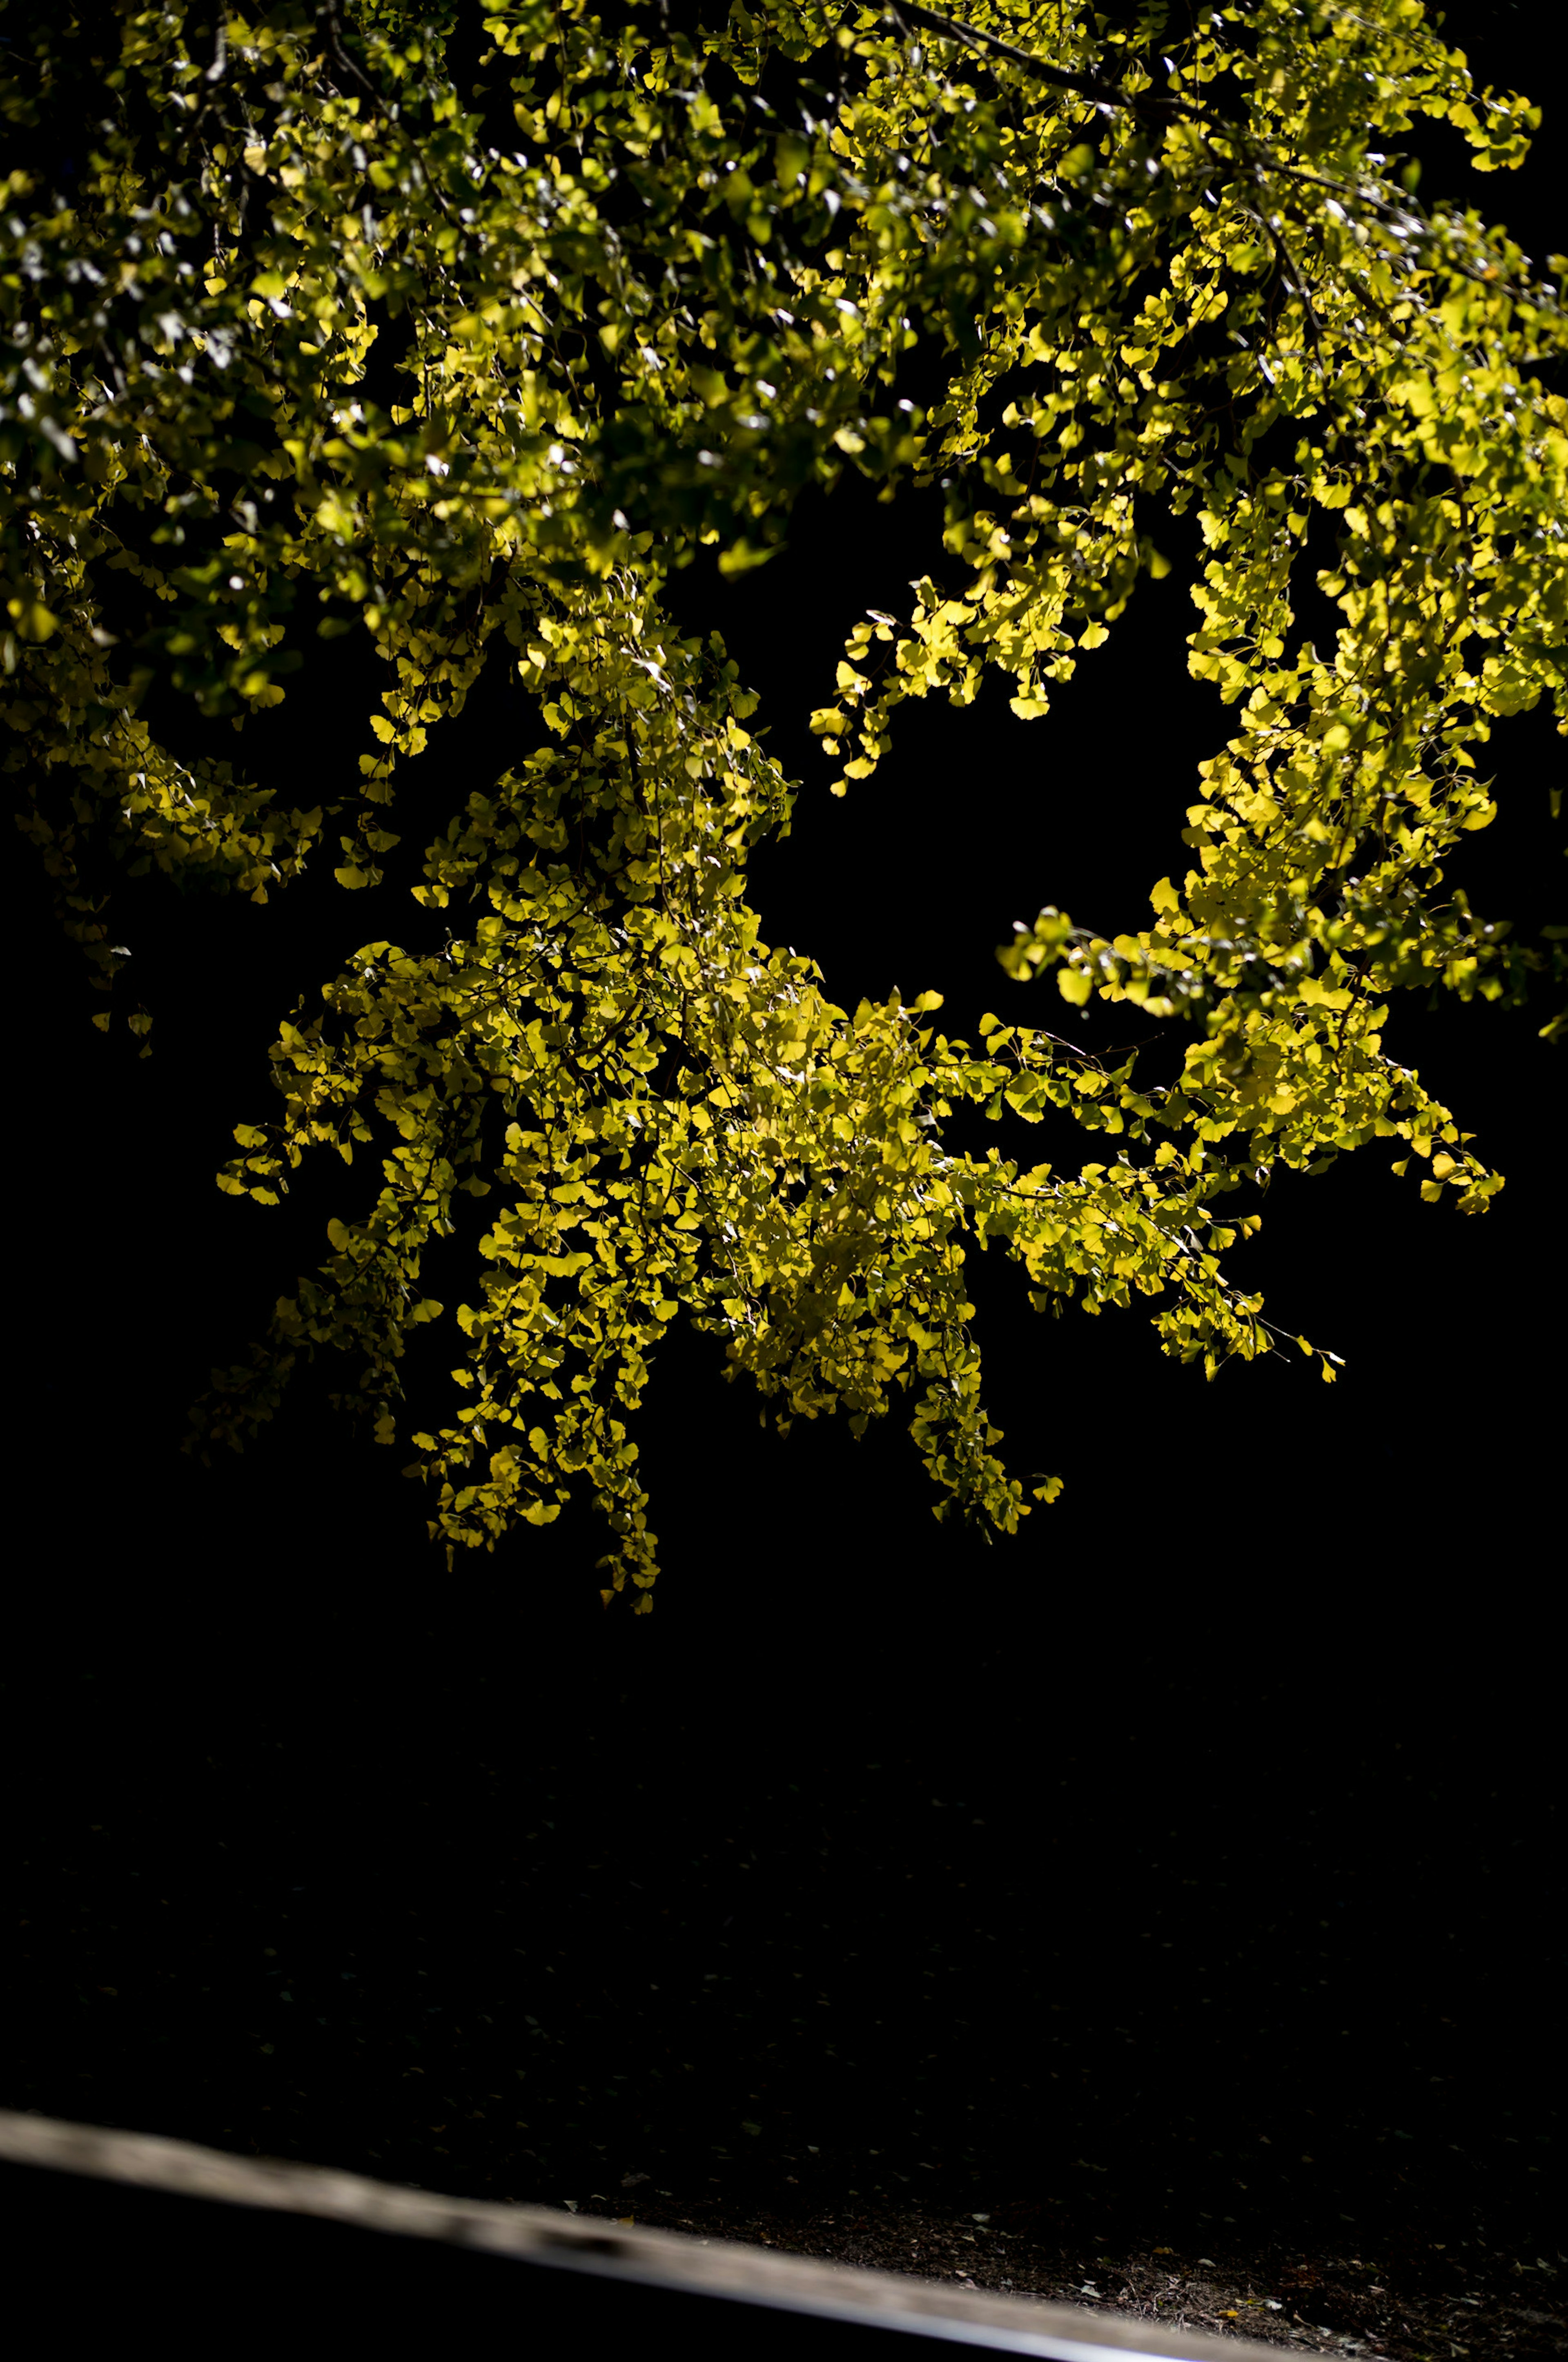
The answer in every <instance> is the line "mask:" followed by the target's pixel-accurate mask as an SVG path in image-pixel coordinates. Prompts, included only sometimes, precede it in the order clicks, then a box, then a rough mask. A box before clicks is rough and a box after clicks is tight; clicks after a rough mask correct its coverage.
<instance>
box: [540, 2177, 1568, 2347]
mask: <svg viewBox="0 0 1568 2362" xmlns="http://www.w3.org/2000/svg"><path fill="white" fill-rule="evenodd" d="M640 2201H641V2203H639V2202H640ZM1036 2211H1037V2210H1033V2209H1030V2208H1027V2207H1013V2208H1009V2207H1007V2206H1005V2205H999V2206H997V2207H996V2208H995V2209H994V2210H993V2211H992V2212H991V2213H969V2214H962V2215H957V2216H955V2215H948V2214H942V2213H926V2212H922V2211H920V2210H917V2209H907V2210H899V2211H884V2210H881V2209H878V2210H875V2211H871V2210H868V2211H867V2212H865V2213H856V2212H852V2211H845V2210H840V2211H839V2212H838V2213H810V2214H803V2215H802V2216H801V2217H799V2218H798V2219H794V2220H791V2219H787V2218H784V2217H781V2216H777V2215H769V2214H761V2213H750V2212H736V2211H731V2210H729V2209H726V2208H724V2207H722V2206H718V2205H715V2206H712V2207H709V2208H702V2207H696V2208H694V2206H693V2205H692V2204H691V2203H690V2202H680V2201H676V2200H674V2198H672V2197H665V2196H663V2195H662V2194H660V2193H658V2192H657V2191H653V2192H652V2193H650V2192H649V2191H644V2190H641V2189H634V2190H632V2191H626V2192H622V2193H620V2195H619V2196H616V2197H611V2196H609V2195H606V2196H603V2197H594V2198H590V2199H588V2200H587V2201H584V2202H581V2203H580V2204H579V2205H578V2206H577V2208H576V2212H577V2213H584V2214H587V2213H597V2214H603V2215H606V2216H609V2217H611V2218H616V2219H620V2220H621V2221H626V2220H628V2219H632V2220H635V2221H637V2222H641V2223H645V2224H652V2225H654V2226H655V2227H657V2228H660V2229H669V2230H680V2231H686V2232H696V2233H697V2234H698V2235H700V2236H706V2237H710V2238H725V2239H738V2240H742V2241H747V2242H751V2243H755V2244H757V2245H760V2246H769V2247H773V2248H775V2249H778V2250H781V2251H783V2252H784V2253H785V2254H789V2255H799V2256H813V2257H820V2258H823V2259H824V2260H828V2261H831V2262H834V2263H840V2264H851V2265H860V2266H862V2267H870V2268H875V2269H877V2270H879V2271H893V2272H909V2273H912V2274H914V2275H916V2277H918V2278H920V2279H947V2280H956V2281H957V2282H958V2283H959V2286H960V2287H966V2288H976V2289H986V2290H993V2291H996V2292H998V2293H1001V2294H1005V2295H1013V2296H1038V2297H1049V2298H1052V2299H1054V2300H1055V2301H1058V2302H1061V2303H1068V2304H1079V2305H1082V2306H1083V2307H1085V2309H1086V2310H1089V2311H1093V2312H1118V2313H1122V2314H1131V2315H1134V2316H1135V2317H1137V2318H1140V2319H1143V2320H1157V2321H1160V2322H1162V2323H1168V2324H1174V2325H1175V2326H1176V2327H1178V2328H1191V2329H1202V2330H1206V2331H1208V2332H1210V2333H1217V2334H1220V2335H1226V2334H1230V2335H1237V2336H1244V2337H1247V2338H1251V2339H1255V2340H1257V2341H1260V2342H1262V2343H1264V2344H1267V2345H1288V2346H1294V2347H1297V2348H1299V2349H1300V2350H1301V2351H1304V2352H1308V2353H1314V2354H1344V2355H1358V2354H1366V2355H1379V2356H1387V2357H1389V2362H1450V2357H1453V2356H1458V2357H1461V2362H1463V2357H1467V2356H1503V2355H1508V2356H1519V2357H1523V2356H1548V2355H1552V2356H1555V2355H1562V2354H1564V2353H1568V2306H1565V2304H1564V2301H1563V2293H1562V2281H1563V2271H1564V2267H1565V2265H1568V2257H1539V2258H1537V2257H1532V2258H1530V2260H1529V2261H1528V2262H1526V2261H1524V2260H1522V2259H1511V2260H1509V2261H1508V2262H1507V2263H1505V2262H1504V2261H1503V2260H1502V2259H1501V2258H1498V2257H1493V2258H1489V2259H1487V2260H1486V2262H1478V2261H1475V2260H1467V2259H1466V2258H1464V2257H1462V2256H1457V2255H1456V2256H1455V2257H1453V2258H1452V2260H1450V2259H1449V2258H1447V2257H1428V2258H1425V2259H1421V2260H1418V2259H1416V2258H1413V2257H1412V2258H1409V2259H1405V2260H1402V2261H1401V2260H1398V2259H1396V2260H1385V2261H1381V2262H1374V2261H1372V2260H1370V2259H1368V2258H1366V2257H1361V2256H1322V2255H1309V2254H1292V2253H1291V2252H1290V2251H1289V2250H1288V2249H1280V2250H1278V2251H1276V2252H1271V2253H1268V2254H1265V2255H1260V2256H1256V2257H1244V2256H1240V2255H1231V2256H1223V2257H1211V2256H1197V2255H1185V2254H1179V2253H1177V2252H1175V2251H1173V2250H1172V2249H1170V2248H1168V2247H1156V2248H1154V2249H1152V2250H1149V2251H1146V2252H1143V2253H1135V2254H1130V2255H1129V2254H1122V2255H1109V2254H1106V2253H1105V2252H1104V2251H1103V2250H1100V2251H1096V2250H1094V2249H1092V2248H1072V2247H1066V2246H1062V2245H1060V2244H1059V2243H1058V2241H1057V2239H1055V2238H1054V2237H1051V2238H1047V2237H1042V2236H1041V2235H1040V2230H1039V2226H1038V2225H1037V2224H1031V2222H1030V2220H1029V2217H1030V2214H1031V2213H1034V2212H1036Z"/></svg>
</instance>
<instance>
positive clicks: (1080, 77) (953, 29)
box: [887, 0, 1201, 120]
mask: <svg viewBox="0 0 1568 2362" xmlns="http://www.w3.org/2000/svg"><path fill="white" fill-rule="evenodd" d="M887 13H888V15H889V16H890V17H892V18H893V20H894V24H896V25H898V26H900V27H901V28H903V29H904V30H905V31H907V30H908V28H909V27H910V26H911V25H919V26H922V27H924V28H925V29H926V31H927V32H928V33H940V34H942V35H944V36H945V38H946V39H948V40H950V41H959V42H961V43H962V44H963V46H964V47H965V48H966V49H970V50H982V51H983V50H989V51H990V52H991V54H992V56H994V57H999V58H1005V59H1006V60H1007V62H1008V63H1009V65H1014V66H1017V67H1019V68H1020V69H1021V71H1022V72H1025V73H1026V74H1028V75H1030V76H1031V77H1032V78H1033V80H1034V81H1036V82H1044V83H1050V85H1051V87H1052V88H1053V89H1054V90H1070V91H1075V92H1076V93H1077V94H1078V95H1079V97H1080V98H1087V99H1090V100H1091V101H1092V102H1093V104H1094V105H1096V106H1125V107H1129V108H1131V109H1132V110H1133V112H1134V113H1135V114H1139V115H1163V116H1176V115H1187V116H1192V115H1197V114H1198V110H1197V109H1195V108H1192V107H1189V106H1184V105H1182V103H1181V101H1180V100H1179V99H1174V98H1151V97H1149V96H1147V95H1146V94H1139V95H1138V96H1136V97H1132V96H1129V94H1127V93H1126V92H1125V91H1120V90H1113V89H1112V88H1111V87H1110V85H1109V84H1108V83H1101V82H1094V81H1091V78H1090V77H1089V75H1087V74H1075V73H1069V72H1066V70H1065V69H1064V68H1063V67H1061V66H1048V65H1047V64H1046V62H1045V61H1044V59H1042V58H1036V57H1035V56H1033V55H1032V54H1031V53H1030V51H1029V50H1018V49H1014V46H1013V44H1012V42H1011V41H1003V40H999V39H997V37H996V35H995V34H994V33H981V32H979V31H977V30H976V28H974V27H973V26H972V25H960V24H957V23H955V21H954V20H953V18H952V17H939V16H938V15H937V13H936V11H935V10H934V9H931V8H922V7H919V6H916V5H915V0H890V5H889V7H888V12H887ZM1199 119H1200V120H1201V116H1200V117H1199Z"/></svg>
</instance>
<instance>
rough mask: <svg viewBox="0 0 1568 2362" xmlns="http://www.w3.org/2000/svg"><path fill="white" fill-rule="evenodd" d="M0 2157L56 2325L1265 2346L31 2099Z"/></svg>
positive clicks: (1065, 2346)
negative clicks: (300, 2157) (145, 2126)
mask: <svg viewBox="0 0 1568 2362" xmlns="http://www.w3.org/2000/svg"><path fill="white" fill-rule="evenodd" d="M0 2160H5V2165H4V2168H3V2169H0V2188H3V2190H4V2201H5V2231H6V2239H5V2246H6V2250H7V2253H8V2257H9V2258H10V2262H9V2268H8V2278H9V2279H10V2281H11V2286H12V2290H13V2295H14V2296H15V2294H16V2292H17V2290H18V2283H22V2284H24V2285H25V2284H26V2282H27V2280H28V2279H29V2278H32V2279H35V2281H36V2293H37V2294H38V2296H40V2297H41V2298H42V2299H43V2301H44V2302H45V2303H46V2305H47V2308H48V2311H49V2314H50V2315H51V2316H52V2317H53V2319H54V2321H55V2323H56V2325H57V2327H58V2328H60V2329H62V2330H63V2329H69V2328H70V2327H71V2326H72V2325H80V2326H82V2327H83V2328H85V2327H87V2326H89V2325H99V2326H104V2327H106V2326H109V2325H111V2324H119V2325H121V2326H125V2327H129V2326H131V2325H132V2323H133V2322H136V2321H138V2320H139V2321H140V2322H141V2323H143V2324H145V2325H155V2326H156V2327H158V2328H159V2331H160V2332H162V2333H164V2334H167V2333H168V2332H169V2331H170V2330H174V2331H178V2330H179V2329H180V2328H181V2326H184V2327H187V2328H189V2330H190V2331H191V2332H192V2334H198V2333H200V2334H203V2336H204V2337H205V2338H209V2339H210V2337H211V2335H212V2334H214V2331H215V2330H217V2329H219V2328H220V2327H221V2326H222V2324H223V2323H224V2322H225V2320H226V2321H227V2323H230V2324H236V2325H243V2326H244V2327H245V2328H246V2329H247V2330H251V2331H262V2330H265V2329H266V2328H268V2327H269V2326H274V2325H278V2326H281V2325H291V2326H292V2327H293V2328H294V2329H295V2331H296V2333H297V2331H298V2329H299V2328H300V2326H301V2325H302V2323H303V2322H304V2321H306V2320H309V2321H311V2322H312V2323H313V2324H314V2325H315V2327H316V2328H317V2329H318V2330H322V2329H325V2328H327V2327H328V2326H329V2325H330V2324H331V2323H332V2322H333V2319H334V2316H341V2319H342V2321H343V2323H345V2324H350V2323H351V2324H353V2325H356V2326H357V2327H358V2328H360V2329H361V2330H367V2329H370V2328H373V2327H375V2326H378V2325H380V2326H386V2327H395V2328H397V2329H399V2330H400V2331H402V2332H403V2333H405V2334H411V2333H416V2332H417V2331H418V2330H419V2329H420V2328H422V2327H423V2326H427V2325H433V2324H436V2323H440V2324H443V2325H444V2327H445V2328H446V2329H447V2331H448V2332H450V2331H451V2330H452V2329H453V2328H454V2327H457V2326H461V2328H462V2330H463V2332H464V2334H465V2337H466V2339H467V2338H468V2337H471V2336H472V2334H475V2333H476V2332H477V2331H478V2330H479V2329H480V2328H481V2326H487V2327H488V2326H489V2325H490V2324H492V2323H494V2324H496V2325H499V2324H500V2323H503V2322H504V2323H505V2324H506V2326H507V2328H508V2330H509V2332H510V2334H511V2335H512V2336H513V2337H518V2336H521V2338H522V2339H523V2340H524V2342H525V2344H527V2345H532V2344H533V2343H534V2342H535V2341H537V2342H538V2344H539V2345H540V2347H541V2350H542V2351H543V2350H548V2351H552V2352H554V2351H559V2350H565V2347H566V2346H567V2345H570V2346H571V2347H573V2348H576V2350H579V2351H581V2350H585V2349H586V2350H587V2351H588V2352H589V2353H597V2352H598V2351H606V2352H608V2351H609V2349H610V2347H611V2346H612V2345H614V2346H619V2345H620V2344H621V2343H622V2342H630V2341H633V2340H634V2341H635V2342H636V2343H637V2344H638V2345H645V2344H647V2343H648V2342H649V2341H650V2340H657V2341H659V2343H660V2345H661V2347H662V2350H663V2351H665V2352H668V2353H672V2354H679V2355H682V2356H686V2355H692V2356H700V2355H707V2354H713V2355H716V2356H717V2355H719V2354H723V2355H725V2356H752V2355H759V2356H761V2355H766V2356H773V2355H778V2356H784V2355H795V2354H805V2353H806V2352H807V2351H809V2352H810V2353H811V2354H812V2355H813V2356H817V2355H822V2354H833V2353H836V2352H837V2351H838V2349H839V2345H849V2344H850V2343H851V2342H852V2344H853V2348H854V2352H855V2353H856V2354H862V2355H863V2354H866V2353H868V2352H869V2351H871V2350H872V2349H875V2348H876V2347H877V2345H878V2341H879V2340H880V2341H881V2343H882V2345H883V2346H886V2345H887V2343H888V2340H889V2339H890V2337H892V2336H894V2335H896V2336H899V2337H900V2338H901V2339H903V2340H904V2341H905V2343H904V2344H902V2345H900V2347H899V2349H898V2351H899V2354H900V2355H901V2356H902V2355H907V2354H908V2352H909V2350H910V2349H909V2345H908V2343H907V2341H908V2340H909V2339H910V2338H912V2337H913V2338H915V2339H916V2340H922V2341H924V2342H925V2343H926V2344H927V2345H938V2344H942V2345H968V2346H970V2347H973V2348H977V2349H978V2350H979V2351H981V2353H994V2354H1034V2355H1041V2356H1052V2357H1055V2362H1103V2357H1104V2356H1105V2355H1106V2353H1107V2352H1108V2351H1120V2352H1122V2353H1124V2354H1137V2355H1146V2356H1171V2357H1176V2358H1177V2362H1179V2357H1182V2356H1185V2357H1188V2362H1205V2357H1206V2362H1221V2357H1223V2362H1249V2357H1252V2362H1264V2357H1265V2356H1268V2357H1269V2362H1277V2355H1275V2354H1273V2352H1272V2349H1269V2348H1267V2347H1265V2346H1261V2345H1251V2344H1249V2343H1248V2342H1247V2341H1246V2340H1245V2339H1242V2338H1235V2337H1224V2338H1217V2337H1209V2336H1203V2335H1201V2334H1197V2333H1188V2332H1184V2331H1181V2330H1178V2329H1175V2328H1167V2327H1166V2326H1165V2325H1164V2324H1163V2323H1154V2322H1145V2321H1137V2320H1121V2319H1117V2318H1115V2317H1114V2316H1112V2315H1108V2314H1105V2313H1094V2312H1088V2311H1087V2310H1082V2309H1080V2308H1079V2307H1078V2306H1076V2305H1063V2304H1051V2303H1047V2302H1045V2301H1041V2300H1038V2299H1035V2298H1029V2297H1009V2296H992V2295H988V2294H985V2293H982V2292H980V2291H976V2290H967V2289H961V2288H952V2287H947V2286H943V2285H940V2284H938V2282H935V2281H932V2280H923V2279H914V2278H912V2277H911V2278H905V2276H904V2275H902V2274H899V2273H894V2272H876V2271H858V2270H855V2269H852V2268H850V2267H847V2266H845V2265H841V2264H830V2263H820V2262H817V2261H816V2260H815V2259H813V2258H811V2257H800V2256H785V2255H778V2254H773V2253H772V2252H767V2251H764V2250H762V2249H761V2248H758V2247H752V2246H742V2245H740V2243H739V2242H736V2241H729V2240H707V2239H701V2238H697V2237H693V2236H688V2235H685V2234H684V2233H681V2232H675V2231H652V2230H642V2229H640V2228H638V2227H637V2226H635V2225H634V2224H617V2223H607V2222H605V2221H604V2220H602V2219H601V2218H598V2217H591V2216H590V2217H582V2218H579V2217H577V2216H576V2215H573V2214H569V2213H556V2212H555V2211H554V2209H553V2208H550V2207H543V2206H507V2205H495V2204H491V2203H489V2202H485V2201H480V2200H473V2199H464V2198H442V2197H437V2196H434V2195H433V2194H431V2193H430V2192H428V2191H420V2190H408V2189H399V2188H397V2187H396V2186H394V2185H393V2184H391V2183H389V2182H382V2181H370V2180H366V2179H365V2178H364V2177H363V2176H361V2175H359V2174H354V2173H337V2172H334V2171H332V2170H331V2169H323V2168H321V2167H316V2166H302V2165H289V2164H284V2163H281V2162H279V2161H275V2160H272V2159H269V2158H242V2157H231V2156H227V2155H225V2154H224V2153H223V2152H222V2151H220V2150H217V2149H210V2148H199V2147H196V2146H195V2145H194V2144H193V2143H192V2142H189V2141H178V2140H164V2139H160V2138H159V2137H157V2136H153V2135H150V2134H143V2133H123V2132H108V2131H105V2130H104V2129H102V2128H101V2127H100V2126H98V2125H76V2124H62V2123H60V2122H59V2121H57V2120H56V2119H54V2118H51V2117H48V2116H35V2115H27V2114H13V2113H10V2112H8V2111H4V2110H0ZM203 2200H205V2201H214V2200H215V2201H217V2202H218V2203H217V2204H216V2205H212V2204H208V2205H203V2204H201V2203H200V2202H202V2201H203ZM377 2234H382V2236H379V2237H378V2236H376V2235H377ZM387 2234H390V2236H386V2235H387ZM504 2264H510V2265H511V2266H513V2267H514V2268H513V2269H512V2270H511V2271H510V2272H503V2271H501V2270H499V2268H497V2267H498V2266H499V2265H504ZM519 2264H521V2266H523V2267H524V2271H525V2274H526V2278H525V2279H521V2280H520V2279H519V2277H518V2275H517V2272H516V2270H515V2267H516V2266H517V2265H519ZM39 2317H41V2316H39Z"/></svg>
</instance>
